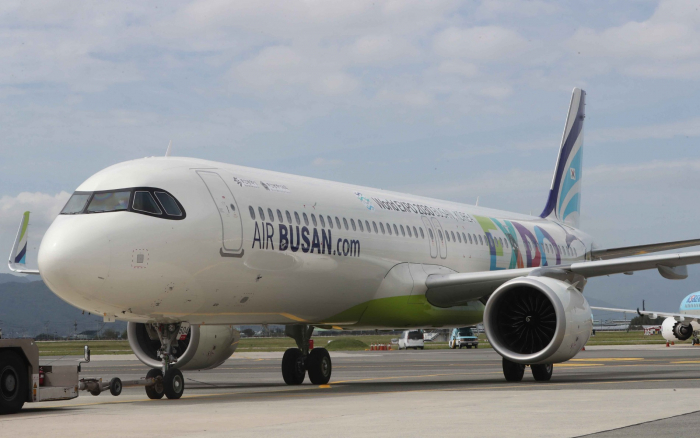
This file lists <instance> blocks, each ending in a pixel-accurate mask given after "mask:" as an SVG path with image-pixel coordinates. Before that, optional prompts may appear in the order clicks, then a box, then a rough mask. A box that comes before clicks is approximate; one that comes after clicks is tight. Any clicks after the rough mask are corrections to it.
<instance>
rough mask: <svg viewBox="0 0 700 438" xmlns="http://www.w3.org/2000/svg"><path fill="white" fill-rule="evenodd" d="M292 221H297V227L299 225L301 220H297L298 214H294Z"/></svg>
mask: <svg viewBox="0 0 700 438" xmlns="http://www.w3.org/2000/svg"><path fill="white" fill-rule="evenodd" d="M294 220H296V221H297V225H301V219H299V213H297V212H296V211H295V212H294Z"/></svg>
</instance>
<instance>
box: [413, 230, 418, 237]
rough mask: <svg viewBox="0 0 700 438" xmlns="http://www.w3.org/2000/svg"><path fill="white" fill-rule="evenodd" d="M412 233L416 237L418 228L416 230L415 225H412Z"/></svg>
mask: <svg viewBox="0 0 700 438" xmlns="http://www.w3.org/2000/svg"><path fill="white" fill-rule="evenodd" d="M413 235H414V236H416V239H417V238H418V230H416V227H413Z"/></svg>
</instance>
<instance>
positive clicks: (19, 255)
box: [7, 211, 39, 274]
mask: <svg viewBox="0 0 700 438" xmlns="http://www.w3.org/2000/svg"><path fill="white" fill-rule="evenodd" d="M28 228H29V212H28V211H25V212H24V215H23V216H22V222H21V223H20V224H19V230H18V231H17V238H16V239H15V244H14V246H13V247H12V252H11V253H10V260H8V262H7V264H8V266H9V267H10V270H11V271H13V272H18V273H20V274H38V273H39V271H37V270H35V269H25V268H26V267H27V234H28V233H27V229H28Z"/></svg>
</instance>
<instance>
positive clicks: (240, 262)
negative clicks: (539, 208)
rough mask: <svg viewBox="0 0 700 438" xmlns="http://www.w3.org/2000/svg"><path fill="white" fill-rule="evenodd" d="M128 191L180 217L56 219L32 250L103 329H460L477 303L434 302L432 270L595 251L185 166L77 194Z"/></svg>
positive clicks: (507, 221)
mask: <svg viewBox="0 0 700 438" xmlns="http://www.w3.org/2000/svg"><path fill="white" fill-rule="evenodd" d="M135 187H150V188H156V189H161V190H164V191H167V192H169V193H170V194H172V195H173V196H174V197H175V198H176V199H177V200H178V201H179V203H180V204H181V205H182V207H183V208H184V212H185V217H184V219H182V220H169V219H164V218H162V217H157V216H153V215H146V214H140V213H138V212H134V211H112V212H102V213H83V214H61V215H59V216H58V217H57V218H56V219H55V221H54V222H53V224H52V225H51V227H50V228H49V230H48V231H47V232H46V234H45V236H44V238H43V240H42V243H41V246H40V249H39V254H38V263H39V270H40V272H41V275H42V278H43V279H44V281H45V282H46V284H47V285H48V286H49V288H50V289H51V290H52V291H53V292H55V293H56V294H57V295H59V296H60V297H61V298H63V299H64V300H65V301H67V302H69V303H71V304H73V305H74V306H76V307H79V308H81V309H84V310H86V311H89V312H93V313H96V314H99V315H104V316H105V318H106V319H108V320H111V319H114V318H116V319H120V320H126V321H135V322H148V321H157V322H170V321H172V322H177V321H187V322H190V323H193V324H265V323H267V324H290V323H298V322H302V323H306V324H313V325H328V326H341V327H350V326H354V327H386V328H399V327H450V326H465V325H470V324H475V323H478V322H480V321H481V320H482V315H483V304H482V302H480V301H474V302H471V303H470V304H469V305H468V306H459V307H451V308H446V309H443V308H437V307H434V306H432V305H430V304H429V303H428V302H427V301H426V298H425V295H424V294H425V290H426V286H425V278H426V276H427V275H430V274H446V273H452V272H479V271H493V270H499V269H514V268H521V267H533V266H545V265H548V266H553V265H559V264H569V263H572V262H574V261H580V260H584V259H585V258H586V254H587V253H588V252H589V251H590V249H591V245H592V240H591V238H590V237H589V236H588V235H586V234H585V233H583V232H581V231H579V230H577V229H574V228H572V227H568V226H567V225H564V224H561V223H557V222H554V221H550V220H547V219H542V218H540V217H533V216H529V215H522V214H517V213H509V212H504V211H497V210H492V209H486V208H482V207H476V206H473V205H466V204H459V203H454V202H447V201H440V200H435V199H429V198H425V197H420V196H413V195H407V194H401V193H395V192H389V191H384V190H378V189H372V188H367V187H361V186H355V185H351V184H343V183H336V182H330V181H323V180H318V179H313V178H307V177H300V176H294V175H288V174H283V173H277V172H271V171H265V170H258V169H251V168H246V167H240V166H234V165H229V164H223V163H216V162H210V161H204V160H199V159H190V158H177V157H168V158H146V159H141V160H135V161H129V162H125V163H120V164H117V165H114V166H111V167H109V168H107V169H104V170H102V171H100V172H98V173H97V174H95V175H93V176H92V177H90V178H89V179H88V180H87V181H85V182H84V183H83V184H81V185H80V187H78V189H77V192H99V191H106V190H117V189H131V188H135ZM251 209H252V211H253V213H254V218H253V215H251V212H250V210H251ZM278 210H279V213H278ZM260 211H262V212H263V215H264V216H262V217H261V214H260ZM270 212H271V213H272V216H273V217H272V218H271V217H270ZM287 212H289V216H290V217H291V222H290V220H289V217H288V216H287ZM280 213H281V216H282V217H281V218H282V221H280V217H279V216H280ZM296 215H298V216H299V219H297V218H296ZM312 215H313V217H312ZM320 217H323V222H322V221H321V219H320ZM336 218H338V219H336ZM329 221H331V222H333V224H332V228H331V226H330V225H329V224H328V222H329ZM338 221H339V222H340V224H338ZM346 222H347V224H346ZM358 222H359V223H360V224H361V225H359V224H358ZM380 224H381V226H380ZM339 225H340V226H339ZM368 225H369V227H370V230H369V231H368V230H367V227H368ZM375 225H376V227H377V229H376V231H375ZM388 227H391V228H390V229H391V232H389V231H388V230H386V228H388ZM394 227H396V228H394ZM382 228H383V229H382ZM409 230H410V231H409ZM396 231H398V235H397V233H396ZM416 232H417V234H418V236H416ZM409 233H410V236H409ZM431 235H432V238H431ZM448 238H449V240H448ZM455 238H456V239H455ZM465 238H466V242H465ZM475 241H476V242H475Z"/></svg>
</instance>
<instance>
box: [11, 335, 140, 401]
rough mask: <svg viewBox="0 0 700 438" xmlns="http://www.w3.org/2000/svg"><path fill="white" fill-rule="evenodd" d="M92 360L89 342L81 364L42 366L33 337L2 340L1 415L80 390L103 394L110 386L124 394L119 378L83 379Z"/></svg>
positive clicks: (69, 395)
mask: <svg viewBox="0 0 700 438" xmlns="http://www.w3.org/2000/svg"><path fill="white" fill-rule="evenodd" d="M88 362H90V349H89V348H88V347H87V345H86V346H85V358H84V360H83V361H82V362H80V363H79V364H78V365H77V366H76V365H41V364H39V347H37V345H36V342H34V340H33V339H0V414H13V413H15V412H18V411H19V410H20V409H22V406H24V404H25V403H32V402H44V401H56V400H70V399H73V398H76V397H77V396H78V391H88V392H89V393H90V394H92V395H99V394H100V393H101V392H102V391H105V390H107V389H109V392H110V393H111V394H112V395H115V396H116V395H119V394H121V391H122V382H121V380H120V379H119V378H118V377H115V378H113V379H112V380H110V381H109V382H102V379H81V378H80V371H81V365H82V364H83V363H88ZM146 383H148V382H145V381H144V382H143V384H146Z"/></svg>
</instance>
